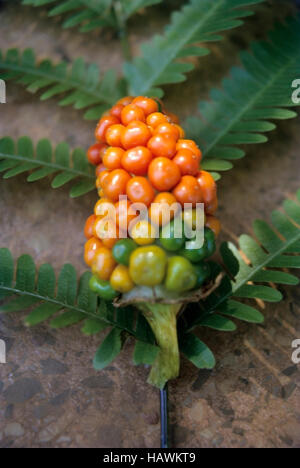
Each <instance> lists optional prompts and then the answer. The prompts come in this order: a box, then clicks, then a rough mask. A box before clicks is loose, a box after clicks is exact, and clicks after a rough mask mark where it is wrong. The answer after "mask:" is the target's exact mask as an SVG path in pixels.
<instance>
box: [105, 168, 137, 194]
mask: <svg viewBox="0 0 300 468" xmlns="http://www.w3.org/2000/svg"><path fill="white" fill-rule="evenodd" d="M130 179H131V176H130V174H128V172H126V171H124V169H115V170H114V171H112V172H110V173H109V175H108V176H107V177H105V179H104V182H103V186H102V188H103V191H104V194H105V196H106V197H107V198H109V199H110V200H112V201H114V202H117V201H119V196H120V195H124V194H125V193H126V186H127V183H128V182H129V180H130Z"/></svg>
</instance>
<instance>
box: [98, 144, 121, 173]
mask: <svg viewBox="0 0 300 468" xmlns="http://www.w3.org/2000/svg"><path fill="white" fill-rule="evenodd" d="M124 152H125V151H124V150H123V149H122V148H118V147H113V146H112V147H111V148H108V150H107V151H106V153H105V155H104V157H103V164H104V165H105V166H106V167H107V169H109V170H111V171H113V170H114V169H120V168H121V167H122V165H121V159H122V156H123V154H124Z"/></svg>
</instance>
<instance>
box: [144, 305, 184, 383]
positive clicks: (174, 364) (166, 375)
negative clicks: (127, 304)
mask: <svg viewBox="0 0 300 468" xmlns="http://www.w3.org/2000/svg"><path fill="white" fill-rule="evenodd" d="M138 307H139V309H140V310H141V311H142V312H143V315H144V317H145V318H146V320H147V321H148V323H149V325H150V327H151V328H152V331H153V333H154V335H155V337H156V341H157V344H158V345H159V348H160V350H159V353H158V355H157V357H156V360H155V361H154V363H153V366H152V369H151V371H150V374H149V377H148V383H150V384H152V385H154V386H156V387H158V388H160V389H162V388H164V386H165V384H166V382H168V380H171V379H175V378H176V377H178V375H179V366H180V363H179V348H178V338H177V314H178V312H179V311H180V309H181V307H182V305H181V304H150V303H141V304H139V305H138Z"/></svg>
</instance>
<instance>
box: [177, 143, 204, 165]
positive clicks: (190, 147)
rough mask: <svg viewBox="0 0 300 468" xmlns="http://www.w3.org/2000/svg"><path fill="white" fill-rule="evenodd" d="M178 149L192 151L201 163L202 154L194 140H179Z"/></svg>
mask: <svg viewBox="0 0 300 468" xmlns="http://www.w3.org/2000/svg"><path fill="white" fill-rule="evenodd" d="M176 149H177V151H179V150H181V149H188V150H190V151H192V152H193V153H194V154H195V155H196V156H197V157H198V158H199V162H200V161H201V158H202V153H201V151H200V149H199V148H198V146H197V145H196V143H195V142H194V141H193V140H178V141H177V145H176Z"/></svg>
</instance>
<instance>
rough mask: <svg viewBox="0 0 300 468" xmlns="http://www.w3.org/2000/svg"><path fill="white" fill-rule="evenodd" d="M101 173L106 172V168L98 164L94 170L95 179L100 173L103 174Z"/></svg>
mask: <svg viewBox="0 0 300 468" xmlns="http://www.w3.org/2000/svg"><path fill="white" fill-rule="evenodd" d="M103 171H106V167H105V166H104V164H98V166H97V167H96V169H95V174H96V177H99V175H100V174H101V172H103Z"/></svg>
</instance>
